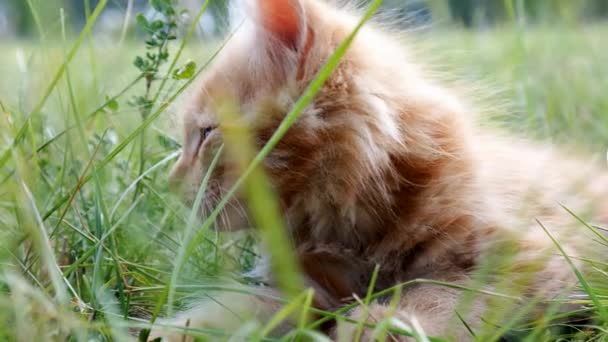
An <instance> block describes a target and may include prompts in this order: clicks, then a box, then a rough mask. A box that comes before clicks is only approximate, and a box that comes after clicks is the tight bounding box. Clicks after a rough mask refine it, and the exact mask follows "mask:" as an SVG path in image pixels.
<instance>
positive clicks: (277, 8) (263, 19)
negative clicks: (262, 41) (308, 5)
mask: <svg viewBox="0 0 608 342" xmlns="http://www.w3.org/2000/svg"><path fill="white" fill-rule="evenodd" d="M254 1H255V5H256V7H257V9H258V11H257V12H258V16H259V17H258V20H259V24H260V25H261V27H262V29H264V31H266V33H267V34H269V35H270V36H272V38H274V39H276V40H277V41H279V42H280V43H282V44H285V46H286V47H288V48H292V49H294V50H298V49H300V48H301V47H302V46H303V44H304V41H305V39H306V33H307V30H306V18H305V13H304V7H303V6H302V1H303V0H254Z"/></svg>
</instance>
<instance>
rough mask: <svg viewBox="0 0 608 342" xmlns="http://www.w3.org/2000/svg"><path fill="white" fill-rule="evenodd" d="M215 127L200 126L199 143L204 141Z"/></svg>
mask: <svg viewBox="0 0 608 342" xmlns="http://www.w3.org/2000/svg"><path fill="white" fill-rule="evenodd" d="M214 129H215V127H214V126H209V127H203V128H201V143H202V142H204V141H205V140H206V139H207V137H208V136H209V134H211V132H213V130H214Z"/></svg>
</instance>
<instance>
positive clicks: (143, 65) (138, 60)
mask: <svg viewBox="0 0 608 342" xmlns="http://www.w3.org/2000/svg"><path fill="white" fill-rule="evenodd" d="M133 65H135V67H137V69H139V70H140V71H145V70H146V69H147V66H146V61H144V59H143V58H141V57H140V56H137V57H135V61H133Z"/></svg>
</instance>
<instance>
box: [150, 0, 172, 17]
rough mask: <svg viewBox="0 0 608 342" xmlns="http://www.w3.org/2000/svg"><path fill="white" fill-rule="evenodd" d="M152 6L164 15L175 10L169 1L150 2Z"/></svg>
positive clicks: (152, 0)
mask: <svg viewBox="0 0 608 342" xmlns="http://www.w3.org/2000/svg"><path fill="white" fill-rule="evenodd" d="M150 6H152V8H154V9H155V10H157V11H159V12H161V13H163V14H166V13H167V11H169V10H172V9H173V8H172V7H171V1H169V0H150Z"/></svg>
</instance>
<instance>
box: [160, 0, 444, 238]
mask: <svg viewBox="0 0 608 342" xmlns="http://www.w3.org/2000/svg"><path fill="white" fill-rule="evenodd" d="M249 5H250V6H249V8H248V11H247V12H248V16H247V17H248V18H247V19H245V22H244V24H242V25H241V26H240V27H239V28H238V30H237V33H236V34H235V36H234V37H233V38H232V39H231V41H230V42H229V43H228V45H227V46H226V47H225V48H224V49H223V50H222V51H221V52H220V54H219V55H218V57H217V58H216V60H215V61H214V64H213V66H212V67H211V68H210V69H209V70H207V71H206V73H205V74H204V75H203V76H202V79H201V80H200V83H199V84H198V86H197V88H196V90H195V93H194V94H193V96H192V98H191V99H190V102H189V105H188V106H187V107H186V108H184V115H185V117H184V122H185V125H184V133H185V135H184V146H183V154H182V156H181V158H180V160H179V161H178V163H177V165H176V166H175V168H174V171H173V173H172V176H171V177H172V179H173V180H176V181H180V182H181V183H182V184H183V185H185V186H183V188H184V189H185V197H186V198H187V199H190V200H191V199H193V198H194V194H195V193H196V191H197V190H198V187H199V184H200V183H201V179H202V178H203V175H204V174H205V172H206V170H207V169H208V167H209V163H210V162H211V160H212V158H213V154H214V151H215V149H214V146H215V147H217V146H219V145H220V143H221V142H222V127H223V125H224V124H225V123H223V122H220V121H221V120H219V119H218V117H217V114H218V112H217V107H218V106H220V103H219V102H221V101H223V100H225V99H226V98H231V99H234V100H235V102H236V104H237V105H238V111H239V113H240V118H241V120H243V121H244V122H245V123H246V124H247V125H248V126H249V128H250V130H251V132H252V134H253V137H254V140H255V143H256V144H257V146H256V147H260V146H262V145H264V144H265V143H266V142H267V140H268V139H269V137H270V136H271V135H272V133H273V132H274V131H275V129H276V128H277V127H278V125H279V123H280V122H281V120H283V118H284V117H285V115H286V113H288V112H289V111H290V109H291V108H292V106H293V104H294V103H295V102H296V101H297V100H298V98H299V97H300V96H301V95H302V93H303V92H304V90H305V88H306V87H307V86H308V84H309V83H310V81H311V80H312V79H313V78H314V77H315V75H316V73H317V72H318V71H319V70H320V68H321V67H322V66H323V64H324V63H325V62H326V61H327V59H328V57H329V56H330V55H331V54H332V53H333V52H334V50H335V48H336V47H337V46H338V45H339V44H340V43H341V42H342V41H343V40H344V39H345V38H346V37H347V36H348V34H350V33H351V32H352V30H353V29H354V27H355V25H356V23H357V21H358V18H357V16H356V15H353V14H352V13H351V12H349V11H347V10H345V9H337V8H334V7H332V6H330V5H328V4H326V3H324V2H323V1H321V0H251V1H249ZM237 24H239V23H237ZM407 60H408V59H407V58H406V56H405V53H404V51H403V49H402V47H401V44H400V43H399V42H397V41H395V40H393V39H392V38H391V37H390V36H388V35H386V34H385V33H381V32H379V31H376V30H375V29H374V28H372V27H366V28H364V29H363V30H362V31H361V32H360V33H359V35H358V36H357V38H356V39H355V40H354V42H353V43H352V45H351V47H350V49H349V50H348V52H347V54H346V56H345V57H344V58H343V59H342V61H341V63H340V65H339V66H338V67H337V69H336V70H335V72H334V73H333V74H332V75H331V77H330V78H329V79H328V81H327V82H326V84H325V85H324V87H323V88H322V89H321V91H320V92H319V93H318V94H317V95H316V97H315V99H314V100H313V101H312V102H311V104H310V105H309V106H308V107H307V108H306V109H305V110H304V111H303V112H302V113H301V115H300V117H299V118H298V120H297V121H296V123H295V124H294V125H293V126H292V127H291V128H290V130H289V132H288V133H287V134H286V136H285V137H284V138H283V139H282V140H281V142H280V143H279V144H278V146H277V147H276V148H275V149H274V150H273V152H272V153H271V154H270V156H269V157H268V158H267V159H266V161H265V167H266V170H267V172H268V173H269V176H270V178H271V181H272V184H273V186H274V187H275V189H276V191H277V193H278V195H279V198H280V201H281V205H282V207H283V208H284V210H285V214H286V215H287V216H288V220H289V222H290V223H292V224H298V223H299V222H303V221H306V222H307V224H308V225H309V226H310V227H311V229H313V230H315V232H313V233H318V234H323V233H322V232H323V231H327V230H328V229H331V228H332V227H333V228H335V227H334V226H341V227H348V226H355V225H356V226H359V227H358V228H360V229H366V228H365V227H367V226H370V227H371V226H374V225H375V223H377V222H378V220H381V219H382V218H380V217H378V216H379V211H378V210H379V208H381V207H387V206H389V207H390V201H391V198H390V196H391V195H390V194H391V192H392V191H393V190H394V189H392V188H391V187H393V186H397V185H396V183H397V182H399V180H398V178H399V175H397V173H398V172H396V171H395V163H399V160H397V159H398V158H397V157H396V155H397V154H398V152H399V153H400V152H402V151H407V150H416V149H418V150H420V151H419V152H423V153H429V154H430V153H434V151H433V143H431V142H429V141H428V140H429V137H428V131H429V129H430V127H427V126H421V127H411V128H412V134H407V135H406V134H404V132H405V131H406V128H408V127H406V121H407V120H408V118H407V116H408V115H410V114H409V113H408V108H409V109H412V110H415V109H416V107H417V106H421V107H422V106H430V107H431V108H432V106H433V104H432V103H433V101H434V100H433V99H432V96H427V94H431V93H433V92H432V91H429V89H430V86H428V85H426V83H424V82H421V81H420V78H419V76H418V72H417V68H415V67H414V66H412V65H410V64H408V63H407V62H406V61H407ZM404 94H409V95H404ZM427 102H428V103H427ZM430 117H432V115H429V118H430ZM407 125H408V126H412V125H414V126H415V125H418V124H417V123H408V124H407ZM420 125H428V123H424V124H420ZM408 130H409V129H408ZM424 149H428V151H426V152H425V151H423V150H424ZM234 176H235V175H234V170H233V168H231V167H230V166H229V163H226V162H225V161H224V162H221V163H220V165H219V167H218V168H217V169H216V170H215V171H214V173H213V177H212V180H211V183H210V187H209V189H208V191H207V193H208V195H207V196H206V204H205V206H206V207H209V206H213V204H214V203H215V201H216V200H217V199H218V197H219V196H221V191H222V189H226V188H227V187H229V186H230V183H231V181H233V180H234ZM236 207H237V206H235V205H228V206H227V208H228V210H233V211H234V208H236ZM228 216H229V217H232V219H236V218H237V217H239V216H242V215H239V213H238V212H236V211H235V212H233V213H232V214H229V215H228ZM239 224H240V223H235V222H234V221H233V222H231V225H232V226H233V227H235V226H238V225H239ZM359 233H360V232H359ZM328 234H329V233H328ZM344 234H350V233H349V232H348V230H345V231H344Z"/></svg>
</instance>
